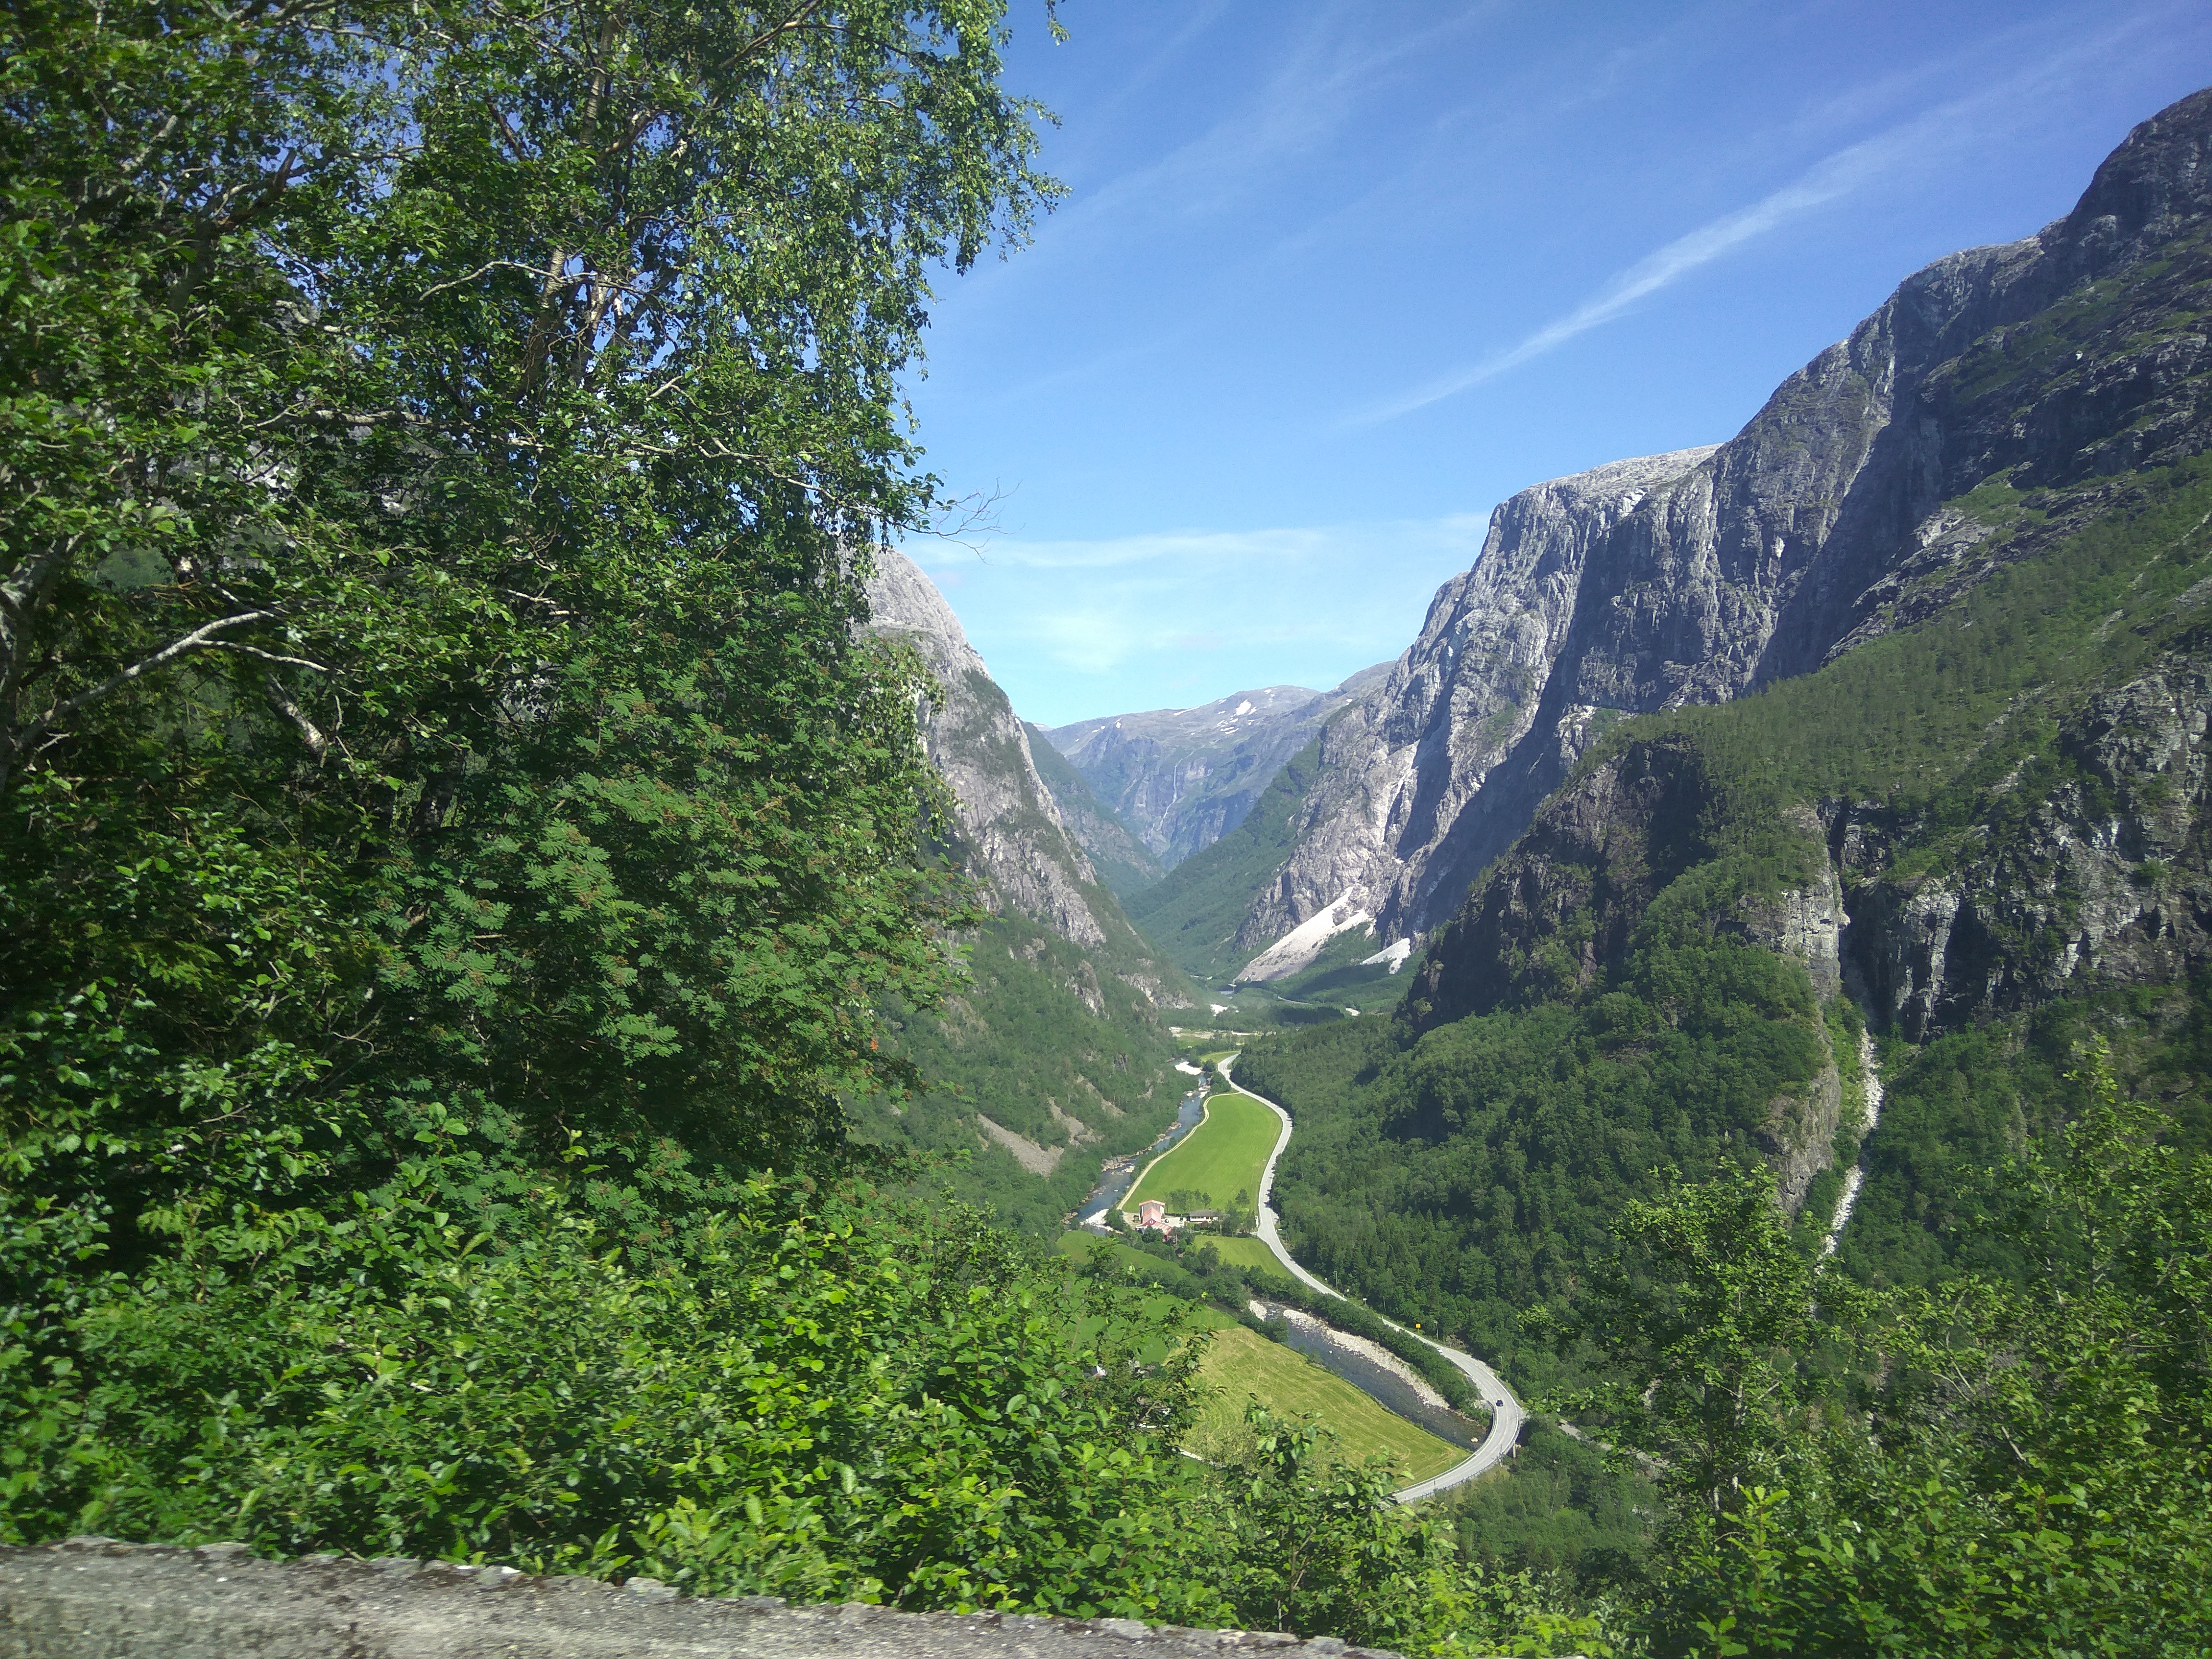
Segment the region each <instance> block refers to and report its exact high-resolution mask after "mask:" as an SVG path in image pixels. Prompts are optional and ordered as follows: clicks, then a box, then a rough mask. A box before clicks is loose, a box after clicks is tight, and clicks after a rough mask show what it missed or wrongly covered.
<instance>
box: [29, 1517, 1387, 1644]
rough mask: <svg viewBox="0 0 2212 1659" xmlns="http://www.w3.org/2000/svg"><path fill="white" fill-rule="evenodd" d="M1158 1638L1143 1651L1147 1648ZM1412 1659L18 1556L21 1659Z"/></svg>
mask: <svg viewBox="0 0 2212 1659" xmlns="http://www.w3.org/2000/svg"><path fill="white" fill-rule="evenodd" d="M1139 1644H1141V1646H1139ZM1124 1649H1127V1650H1128V1652H1129V1653H1130V1654H1131V1655H1135V1654H1137V1653H1138V1652H1139V1651H1141V1652H1142V1653H1143V1655H1144V1656H1145V1659H1200V1656H1204V1659H1220V1656H1223V1655H1227V1654H1234V1653H1236V1652H1237V1651H1238V1650H1244V1649H1251V1650H1260V1649H1264V1650H1267V1651H1268V1652H1270V1653H1272V1654H1274V1655H1276V1656H1278V1659H1303V1656H1305V1655H1309V1654H1311V1655H1316V1656H1319V1655H1327V1656H1330V1659H1346V1656H1350V1659H1370V1656H1372V1659H1394V1656H1389V1655H1387V1654H1384V1653H1383V1652H1382V1651H1381V1650H1376V1649H1369V1648H1356V1647H1347V1646H1346V1645H1345V1644H1343V1643H1342V1642H1340V1641H1336V1640H1334V1639H1333V1638H1327V1637H1322V1638H1314V1639H1312V1640H1310V1641H1301V1640H1300V1639H1299V1638H1297V1637H1295V1636H1289V1635H1284V1634H1280V1633H1276V1632H1245V1631H1200V1630H1184V1629H1182V1628H1180V1627H1177V1626H1162V1625H1146V1624H1144V1623H1141V1622H1139V1620H1133V1619H1082V1620H1077V1619H1047V1618H1041V1617H1034V1616H1030V1615H1027V1614H1021V1613H1004V1614H1001V1613H900V1612H897V1611H896V1610H895V1609H892V1608H890V1607H872V1606H867V1605H864V1604H863V1603H860V1602H858V1601H854V1602H850V1603H848V1604H845V1605H842V1606H835V1607H787V1606H786V1605H785V1604H784V1602H783V1601H782V1600H781V1598H780V1597H777V1596H772V1595H748V1596H729V1597H720V1596H707V1597H698V1598H694V1597H690V1596H683V1595H678V1594H677V1592H676V1591H675V1590H674V1589H671V1588H670V1587H668V1586H667V1585H665V1584H661V1583H656V1582H655V1581H654V1580H653V1579H650V1578H642V1577H641V1578H632V1579H630V1580H629V1581H628V1582H627V1583H623V1584H610V1583H603V1582H601V1581H600V1580H599V1579H595V1578H581V1577H532V1576H530V1575H528V1574H525V1573H520V1572H517V1571H515V1570H514V1569H513V1568H512V1567H471V1566H455V1565H448V1564H447V1563H445V1562H440V1561H428V1562H423V1561H412V1560H405V1559H391V1560H378V1561H357V1560H352V1559H346V1558H343V1557H339V1556H334V1555H323V1556H311V1557H309V1558H308V1559H306V1560H304V1561H294V1562H277V1561H262V1560H257V1559H254V1558H253V1557H252V1556H251V1555H249V1554H247V1553H246V1550H245V1548H244V1547H243V1546H241V1545H238V1544H209V1545H204V1546H203V1547H200V1548H197V1549H178V1548H170V1547H164V1546H161V1545H148V1544H118V1543H116V1542H114V1541H111V1540H109V1539H106V1538H73V1539H71V1540H70V1541H68V1542H67V1543H65V1544H58V1545H52V1546H50V1547H46V1548H44V1549H8V1550H0V1656H6V1659H236V1656H240V1655H244V1654H259V1655H266V1656H271V1659H276V1656H282V1659H702V1656H706V1655H709V1654H711V1655H715V1656H718V1659H816V1656H818V1655H822V1654H825V1653H837V1654H841V1655H843V1656H846V1659H1119V1656H1120V1655H1121V1653H1122V1651H1123V1650H1124Z"/></svg>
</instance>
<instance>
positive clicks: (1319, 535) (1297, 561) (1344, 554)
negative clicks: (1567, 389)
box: [907, 514, 1488, 711]
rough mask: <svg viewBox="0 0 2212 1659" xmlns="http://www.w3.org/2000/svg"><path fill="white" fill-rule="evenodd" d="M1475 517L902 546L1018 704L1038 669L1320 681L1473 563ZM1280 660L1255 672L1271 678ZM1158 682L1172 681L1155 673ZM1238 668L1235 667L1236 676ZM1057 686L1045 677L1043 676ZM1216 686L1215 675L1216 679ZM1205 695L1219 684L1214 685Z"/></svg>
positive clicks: (1376, 647)
mask: <svg viewBox="0 0 2212 1659" xmlns="http://www.w3.org/2000/svg"><path fill="white" fill-rule="evenodd" d="M1487 522H1488V520H1487V517H1486V515H1477V514H1455V515H1451V516H1449V517H1444V518H1438V519H1428V520H1390V521H1383V522H1377V523H1370V524H1346V525H1323V526H1287V527H1277V528H1268V529H1260V530H1231V531H1196V530H1193V531H1164V532H1155V533H1150V534H1143V535H1131V536H1117V537H1105V538H1095V539H1087V540H1066V541H1048V540H1011V539H1010V540H996V541H994V542H992V543H990V544H987V546H986V547H984V548H983V549H981V550H980V551H976V550H966V549H963V548H961V547H959V546H957V545H951V544H944V543H936V544H908V549H907V550H908V553H909V554H910V555H911V556H913V557H914V558H915V561H916V562H918V563H920V564H921V565H922V566H923V567H924V568H926V569H927V570H928V571H929V573H930V574H931V575H932V576H933V578H935V579H936V580H937V581H938V583H939V586H940V587H942V588H944V589H945V592H946V597H947V598H948V599H951V601H952V604H953V607H954V609H955V610H956V611H958V612H959V614H960V617H961V621H962V623H963V625H964V626H965V627H966V628H967V629H968V631H969V637H970V638H971V639H973V640H974V641H975V643H976V645H977V647H978V648H979V649H981V651H982V652H983V653H984V655H985V656H986V658H987V659H988V660H989V661H990V662H991V665H992V667H993V671H994V672H997V673H999V674H1000V676H1001V678H1002V680H1005V681H1006V683H1007V684H1008V685H1009V689H1010V690H1015V689H1016V687H1017V686H1018V687H1020V690H1016V702H1017V706H1019V707H1024V709H1025V711H1026V708H1028V707H1030V706H1036V707H1040V708H1042V707H1044V706H1046V705H1047V704H1048V702H1050V701H1052V699H1051V698H1050V697H1048V696H1046V695H1044V694H1043V693H1042V692H1041V691H1040V692H1038V693H1037V694H1036V696H1035V700H1034V702H1033V703H1029V704H1025V703H1024V696H1025V695H1028V694H1029V692H1030V687H1031V686H1034V685H1036V684H1038V683H1039V682H1040V680H1041V679H1042V678H1047V677H1057V678H1065V677H1070V676H1073V677H1086V676H1096V675H1108V674H1111V673H1113V672H1115V671H1117V670H1120V669H1122V668H1124V667H1126V666H1127V665H1133V664H1141V663H1145V662H1147V661H1151V662H1154V663H1164V662H1165V661H1166V660H1168V659H1175V660H1176V661H1178V662H1181V663H1183V664H1185V665H1190V666H1196V665H1198V664H1199V663H1200V661H1201V660H1206V661H1211V662H1212V664H1213V665H1214V667H1213V670H1212V674H1213V675H1214V676H1217V677H1218V674H1219V673H1221V672H1223V671H1226V672H1227V673H1229V674H1230V675H1231V676H1232V677H1233V676H1235V675H1236V674H1237V672H1238V671H1237V669H1234V668H1231V667H1229V666H1228V665H1230V664H1231V663H1234V662H1237V661H1239V660H1240V659H1241V660H1249V661H1253V662H1258V661H1263V660H1268V661H1273V660H1282V659H1294V660H1295V661H1297V663H1299V664H1301V665H1306V666H1301V667H1299V668H1297V669H1296V670H1294V671H1292V673H1293V674H1295V673H1301V672H1303V673H1309V674H1310V672H1311V668H1310V665H1313V664H1315V663H1321V664H1324V665H1333V666H1325V667H1323V669H1322V675H1323V676H1324V677H1325V678H1328V679H1329V680H1330V682H1331V683H1334V679H1337V678H1342V677H1343V675H1345V674H1346V673H1349V672H1351V671H1352V670H1353V669H1356V668H1359V667H1363V666H1364V665H1366V664H1368V663H1370V662H1373V661H1376V660H1377V659H1381V658H1384V657H1389V656H1395V654H1396V653H1398V652H1399V651H1400V650H1401V649H1402V648H1403V647H1404V645H1405V643H1406V641H1407V640H1408V639H1410V638H1412V637H1413V630H1414V629H1417V628H1418V627H1419V619H1420V616H1421V613H1422V610H1423V608H1424V606H1425V602H1426V600H1427V599H1428V597H1429V595H1430V594H1431V592H1433V591H1434V589H1435V587H1436V586H1437V583H1439V582H1441V581H1443V580H1447V579H1449V577H1450V576H1452V575H1454V574H1457V573H1458V572H1459V571H1462V570H1464V569H1466V568H1468V566H1469V565H1471V564H1472V563H1474V558H1475V556H1476V554H1477V553H1479V552H1480V550H1481V547H1482V538H1483V535H1484V533H1485V531H1486V526H1487ZM1290 677H1291V675H1286V674H1285V672H1284V671H1282V670H1281V669H1280V668H1278V670H1277V671H1275V672H1274V673H1273V675H1272V676H1269V677H1268V678H1277V679H1280V678H1290ZM1154 678H1156V679H1157V681H1158V684H1160V685H1161V686H1162V687H1163V688H1167V687H1170V686H1172V685H1175V684H1178V683H1179V682H1178V680H1177V678H1176V676H1175V675H1173V674H1170V673H1167V672H1162V673H1160V674H1158V675H1157V676H1155V677H1154ZM1248 678H1249V677H1248ZM1055 689H1056V690H1057V689H1058V688H1055ZM1224 689H1225V688H1224ZM1209 695H1217V696H1218V695H1219V692H1218V690H1217V691H1216V692H1213V693H1210V694H1209Z"/></svg>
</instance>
